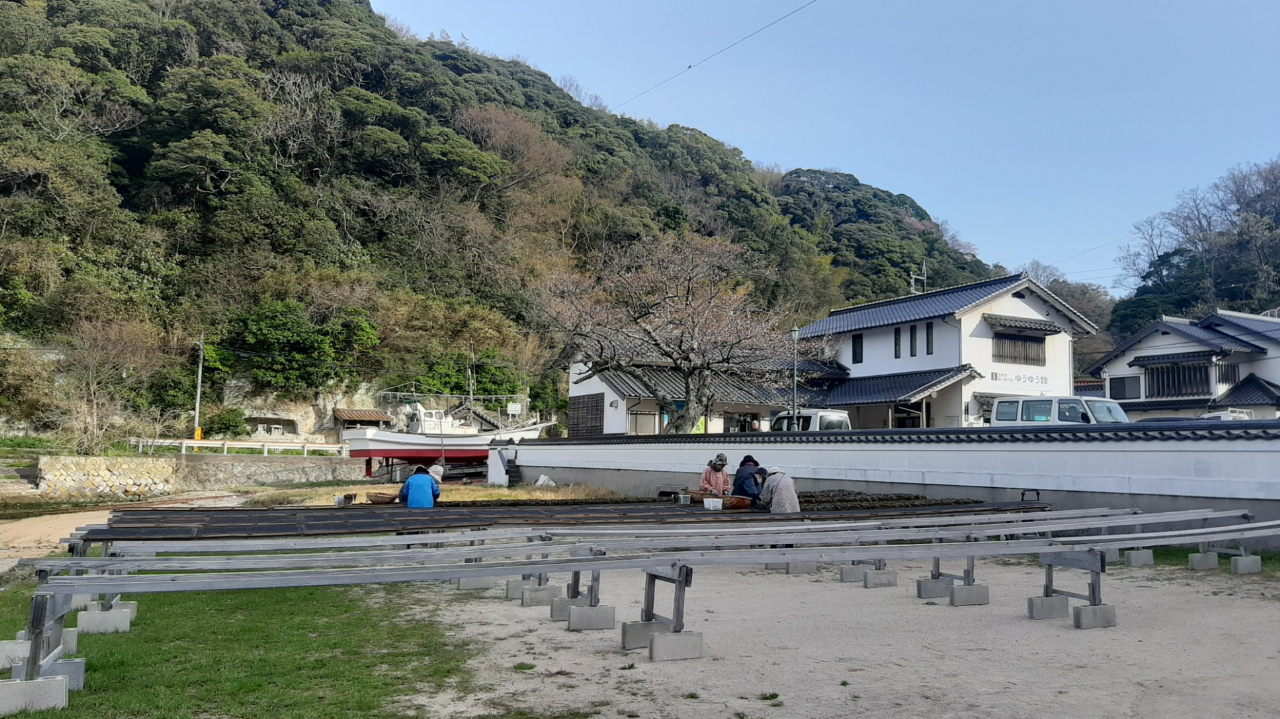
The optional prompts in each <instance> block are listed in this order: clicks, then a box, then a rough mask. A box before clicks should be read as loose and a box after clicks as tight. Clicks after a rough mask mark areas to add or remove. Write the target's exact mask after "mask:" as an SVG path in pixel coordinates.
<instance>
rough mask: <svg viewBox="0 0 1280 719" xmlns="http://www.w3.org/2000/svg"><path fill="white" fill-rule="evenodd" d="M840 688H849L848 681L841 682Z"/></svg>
mask: <svg viewBox="0 0 1280 719" xmlns="http://www.w3.org/2000/svg"><path fill="white" fill-rule="evenodd" d="M840 686H842V687H847V686H849V681H848V680H847V679H846V680H845V681H842V682H840Z"/></svg>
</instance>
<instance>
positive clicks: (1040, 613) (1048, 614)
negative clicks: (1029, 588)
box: [1027, 597, 1071, 619]
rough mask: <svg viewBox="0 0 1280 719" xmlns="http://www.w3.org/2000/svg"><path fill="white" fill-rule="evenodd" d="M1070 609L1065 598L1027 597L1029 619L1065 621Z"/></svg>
mask: <svg viewBox="0 0 1280 719" xmlns="http://www.w3.org/2000/svg"><path fill="white" fill-rule="evenodd" d="M1070 609H1071V606H1070V605H1069V604H1068V603H1067V598H1066V597H1027V616H1028V617H1029V618H1031V619H1066V618H1067V615H1069V614H1071V611H1070Z"/></svg>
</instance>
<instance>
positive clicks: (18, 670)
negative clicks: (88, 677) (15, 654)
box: [13, 659, 84, 692]
mask: <svg viewBox="0 0 1280 719" xmlns="http://www.w3.org/2000/svg"><path fill="white" fill-rule="evenodd" d="M26 670H27V663H26V662H19V663H17V664H14V665H13V678H14V679H21V678H22V677H23V675H24V673H25V672H26ZM40 676H42V677H66V678H67V690H68V691H73V692H78V691H80V690H81V689H84V660H83V659H59V660H57V661H55V662H54V663H53V664H51V665H49V668H48V669H45V670H44V671H43V672H40Z"/></svg>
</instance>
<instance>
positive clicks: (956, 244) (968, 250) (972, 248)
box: [938, 220, 978, 257]
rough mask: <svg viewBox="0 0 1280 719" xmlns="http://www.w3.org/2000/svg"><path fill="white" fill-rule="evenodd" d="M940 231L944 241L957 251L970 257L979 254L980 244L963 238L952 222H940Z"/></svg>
mask: <svg viewBox="0 0 1280 719" xmlns="http://www.w3.org/2000/svg"><path fill="white" fill-rule="evenodd" d="M938 233H939V234H940V235H942V239H943V241H944V242H946V243H947V245H948V246H949V247H950V248H951V249H953V250H955V251H956V252H959V253H960V254H963V255H967V256H969V257H977V256H978V246H977V245H975V244H973V243H972V242H967V241H965V240H963V239H961V238H960V233H959V232H957V231H956V228H954V227H952V226H951V223H950V222H947V221H946V220H942V221H941V222H939V223H938Z"/></svg>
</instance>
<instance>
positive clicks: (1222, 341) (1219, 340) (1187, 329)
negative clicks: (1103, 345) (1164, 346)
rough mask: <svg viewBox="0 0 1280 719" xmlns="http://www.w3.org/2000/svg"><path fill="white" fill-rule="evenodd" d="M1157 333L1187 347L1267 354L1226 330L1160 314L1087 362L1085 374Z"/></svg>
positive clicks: (1095, 371)
mask: <svg viewBox="0 0 1280 719" xmlns="http://www.w3.org/2000/svg"><path fill="white" fill-rule="evenodd" d="M1156 332H1168V333H1170V334H1175V335H1177V336H1179V337H1181V338H1182V339H1184V340H1187V342H1186V344H1187V345H1188V346H1194V347H1207V348H1208V349H1210V350H1213V351H1214V352H1220V353H1224V354H1225V353H1229V352H1247V353H1256V354H1266V352H1267V350H1266V349H1265V348H1262V347H1259V346H1258V345H1255V344H1252V343H1250V342H1246V341H1244V340H1241V339H1238V338H1236V337H1232V336H1231V335H1229V334H1226V333H1225V332H1220V331H1218V330H1216V329H1212V328H1209V327H1201V326H1200V325H1198V324H1195V323H1193V322H1192V321H1191V320H1185V319H1182V318H1181V317H1161V318H1160V319H1158V320H1156V321H1155V322H1152V323H1151V324H1149V325H1147V326H1146V327H1143V328H1142V329H1141V330H1139V331H1138V333H1137V334H1135V335H1134V336H1132V337H1130V338H1129V339H1128V340H1126V341H1125V342H1124V343H1122V344H1121V345H1120V346H1119V347H1116V348H1115V349H1114V350H1112V351H1111V352H1110V353H1109V354H1107V355H1106V356H1104V357H1103V358H1102V359H1100V360H1098V361H1097V362H1094V363H1093V364H1092V365H1090V367H1089V369H1087V370H1085V371H1084V372H1085V374H1089V375H1093V376H1094V377H1097V376H1098V375H1099V373H1101V372H1102V368H1103V367H1105V366H1107V365H1108V364H1110V363H1111V362H1112V360H1115V359H1116V358H1117V357H1122V356H1124V353H1126V352H1128V351H1130V350H1131V349H1133V348H1134V347H1135V346H1136V345H1137V344H1138V343H1139V342H1141V341H1142V340H1144V339H1146V338H1148V337H1150V336H1151V335H1152V334H1154V333H1156Z"/></svg>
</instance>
